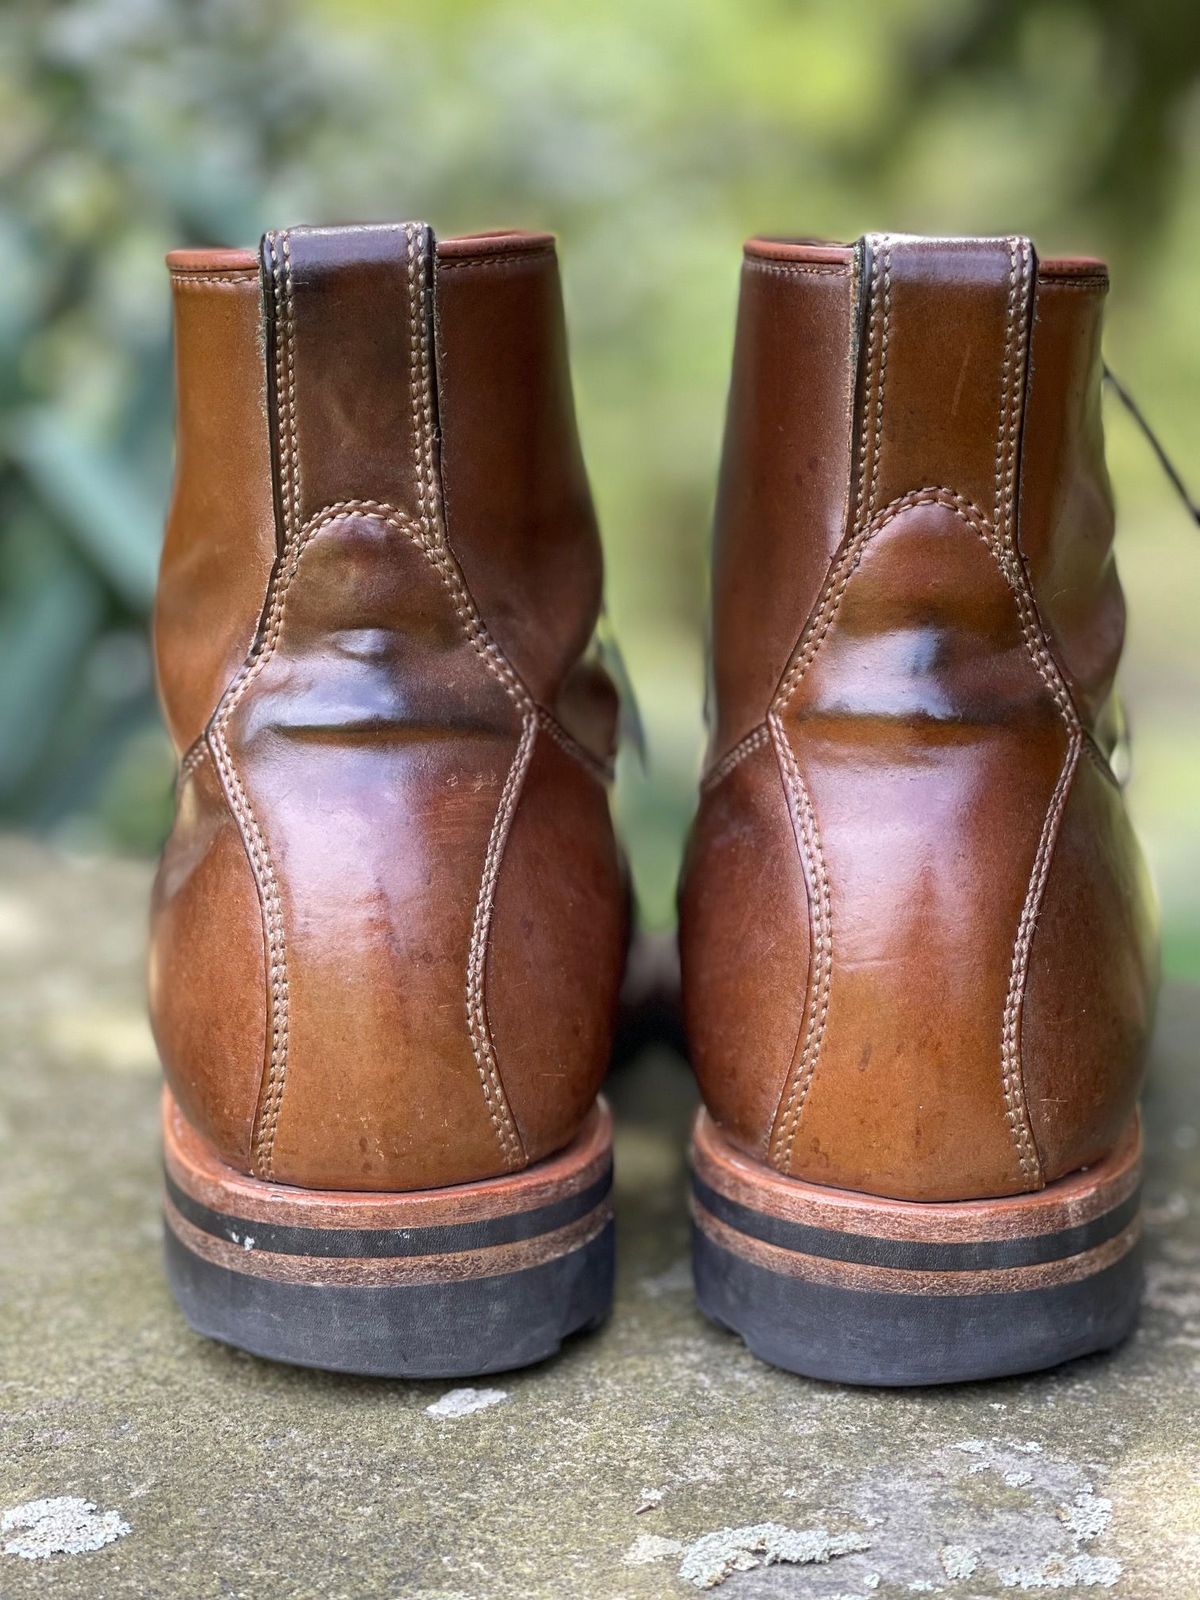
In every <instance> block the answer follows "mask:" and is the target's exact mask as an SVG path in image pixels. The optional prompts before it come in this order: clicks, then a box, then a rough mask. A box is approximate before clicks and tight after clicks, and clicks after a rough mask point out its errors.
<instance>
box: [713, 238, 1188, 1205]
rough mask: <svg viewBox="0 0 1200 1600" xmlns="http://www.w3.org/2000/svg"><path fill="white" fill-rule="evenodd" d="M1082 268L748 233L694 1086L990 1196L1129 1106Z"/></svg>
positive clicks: (1146, 938)
mask: <svg viewBox="0 0 1200 1600" xmlns="http://www.w3.org/2000/svg"><path fill="white" fill-rule="evenodd" d="M1106 290H1107V275H1106V272H1105V270H1104V268H1103V267H1102V265H1101V264H1099V263H1096V262H1087V261H1078V262H1045V263H1042V264H1041V265H1040V266H1039V264H1038V261H1037V258H1036V256H1035V253H1034V250H1033V247H1032V245H1031V243H1030V242H1029V241H1028V240H1027V239H1023V238H1012V239H994V240H992V239H978V240H972V239H963V240H930V239H914V238H907V237H905V238H897V237H886V236H872V237H870V238H868V239H865V240H863V241H862V242H861V243H860V244H859V245H858V246H857V247H856V248H854V249H844V248H840V247H838V248H834V247H815V246H809V245H801V244H787V243H777V242H775V243H773V242H768V241H752V242H751V244H750V245H749V246H748V247H747V252H746V259H745V262H744V267H743V276H742V289H741V303H740V311H739V320H738V331H737V341H736V349H735V355H734V365H733V379H732V385H731V392H730V403H729V416H728V424H727V430H726V441H725V453H724V460H723V466H722V475H721V486H720V494H719V498H718V508H717V522H716V540H715V554H714V577H713V586H714V594H713V671H712V678H713V686H714V702H713V706H712V741H711V747H710V756H709V760H708V763H707V770H706V776H705V779H704V783H703V793H702V799H701V803H700V807H699V811H698V814H697V817H696V820H695V823H694V826H693V830H692V835H691V840H690V844H689V849H688V855H687V861H686V864H685V872H684V879H683V884H682V895H681V950H682V958H683V978H684V1003H685V1010H686V1016H687V1027H688V1034H689V1040H690V1045H691V1049H692V1054H693V1059H694V1062H695V1067H696V1071H697V1074H698V1077H699V1080H700V1084H701V1088H702V1090H703V1093H704V1097H705V1101H706V1103H707V1105H708V1108H709V1111H710V1113H711V1114H712V1115H713V1117H715V1119H716V1120H717V1122H718V1123H719V1124H720V1126H721V1127H722V1128H723V1130H724V1131H725V1133H726V1134H727V1135H728V1136H729V1137H730V1138H731V1139H732V1140H733V1141H734V1142H735V1143H737V1144H738V1145H740V1146H741V1148H742V1149H744V1150H745V1151H746V1152H747V1153H748V1154H751V1155H753V1156H755V1157H756V1158H757V1159H759V1160H760V1161H763V1162H766V1163H768V1164H770V1165H771V1166H772V1167H774V1168H776V1169H777V1170H779V1171H781V1172H783V1173H785V1174H788V1175H791V1176H795V1177H802V1178H805V1179H808V1180H811V1181H815V1182H818V1183H823V1184H829V1185H833V1186H837V1187H842V1188H847V1189H856V1190H862V1191H867V1192H870V1193H873V1194H877V1195H883V1196H894V1197H899V1198H908V1199H917V1200H959V1199H972V1198H979V1197H998V1196H1004V1195H1009V1194H1016V1193H1020V1192H1023V1191H1028V1190H1036V1189H1039V1188H1041V1187H1042V1186H1044V1185H1045V1184H1047V1183H1049V1182H1052V1181H1053V1180H1054V1179H1056V1178H1059V1177H1061V1176H1063V1175H1064V1174H1066V1173H1069V1172H1072V1171H1074V1170H1076V1169H1078V1168H1080V1167H1083V1166H1086V1165H1089V1164H1090V1163H1092V1162H1094V1161H1097V1160H1098V1159H1100V1158H1101V1157H1102V1156H1104V1155H1105V1154H1106V1153H1107V1152H1109V1151H1111V1150H1112V1149H1113V1147H1114V1146H1115V1144H1116V1142H1117V1140H1118V1138H1119V1137H1120V1135H1121V1133H1122V1131H1123V1130H1124V1129H1125V1128H1126V1127H1127V1125H1128V1123H1129V1120H1130V1118H1131V1116H1132V1115H1133V1113H1134V1108H1135V1105H1136V1100H1137V1095H1138V1091H1139V1088H1140V1084H1141V1078H1142V1071H1143V1061H1144V1054H1145V1047H1146V1043H1147V1039H1148V1034H1149V1029H1150V1023H1151V1015H1152V1010H1153V998H1154V992H1155V986H1156V974H1157V943H1156V931H1155V913H1154V908H1153V903H1152V897H1151V894H1150V891H1149V888H1148V885H1147V879H1146V874H1145V870H1144V867H1143V864H1142V859H1141V855H1140V852H1139V848H1138V845H1137V842H1136V840H1135V838H1134V836H1133V833H1132V831H1131V828H1130V825H1129V821H1128V817H1127V813H1126V808H1125V803H1124V799H1123V796H1122V793H1121V790H1120V787H1119V785H1118V782H1117V780H1116V778H1115V777H1114V773H1113V770H1112V768H1111V766H1110V757H1111V756H1112V754H1113V748H1114V742H1115V740H1116V738H1117V735H1118V730H1119V727H1120V718H1119V715H1118V712H1117V702H1116V698H1115V695H1114V688H1113V681H1114V675H1115V672H1116V667H1117V662H1118V659H1119V656H1120V652H1121V642H1122V632H1123V620H1124V614H1123V602H1122V597H1121V590H1120V585H1119V583H1118V581H1117V576H1116V571H1115V568H1114V565H1113V560H1112V548H1111V547H1112V535H1113V509H1112V499H1111V493H1110V489H1109V484H1108V479H1107V475H1106V472H1105V467H1104V456H1103V439H1102V431H1101V423H1100V387H1101V373H1102V369H1101V362H1100V349H1099V347H1100V322H1101V311H1102V306H1103V299H1104V295H1105V292H1106Z"/></svg>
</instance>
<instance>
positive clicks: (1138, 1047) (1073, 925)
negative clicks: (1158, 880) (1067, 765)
mask: <svg viewBox="0 0 1200 1600" xmlns="http://www.w3.org/2000/svg"><path fill="white" fill-rule="evenodd" d="M1158 975H1159V945H1158V930H1157V906H1156V900H1155V895H1154V890H1153V886H1152V884H1151V881H1150V876H1149V873H1148V871H1147V868H1146V863H1145V860H1144V858H1143V855H1142V850H1141V847H1140V845H1139V843H1138V840H1137V836H1136V834H1135V833H1134V830H1133V827H1132V824H1131V822H1130V819H1129V814H1128V812H1127V810H1126V807H1125V802H1124V797H1123V795H1122V794H1121V791H1120V789H1119V788H1118V787H1117V785H1116V783H1115V782H1114V780H1113V778H1112V776H1111V774H1110V773H1109V772H1108V771H1107V769H1106V768H1105V767H1104V766H1103V763H1102V761H1101V760H1100V758H1098V757H1092V756H1088V757H1086V758H1085V759H1083V760H1081V762H1080V764H1079V768H1078V770H1077V772H1076V774H1075V778H1074V781H1073V783H1072V787H1071V793H1070V796H1069V797H1068V799H1067V803H1066V806H1065V809H1064V812H1063V819H1062V825H1061V827H1060V829H1059V835H1058V840H1057V844H1056V846H1055V850H1054V856H1053V859H1052V862H1051V865H1050V870H1049V875H1048V879H1047V883H1046V890H1045V894H1044V897H1043V899H1042V903H1041V907H1040V910H1039V913H1038V917H1037V924H1036V929H1035V932H1034V934H1033V939H1032V947H1031V950H1030V956H1029V972H1028V979H1027V983H1026V988H1025V995H1024V1005H1023V1009H1022V1014H1021V1022H1020V1041H1019V1042H1020V1057H1021V1067H1022V1072H1023V1075H1024V1084H1025V1096H1026V1101H1027V1104H1028V1107H1029V1115H1030V1122H1031V1126H1032V1131H1033V1136H1034V1139H1035V1140H1036V1143H1037V1147H1038V1150H1039V1152H1040V1156H1041V1161H1042V1168H1043V1173H1044V1176H1045V1179H1046V1181H1047V1182H1048V1183H1049V1182H1053V1181H1054V1180H1055V1179H1057V1178H1060V1177H1063V1176H1064V1175H1065V1174H1067V1173H1071V1172H1075V1171H1078V1170H1079V1169H1080V1168H1081V1167H1089V1166H1092V1165H1093V1164H1094V1163H1095V1162H1097V1161H1099V1160H1100V1159H1101V1158H1103V1157H1104V1156H1106V1155H1108V1153H1109V1152H1110V1151H1111V1150H1112V1149H1113V1148H1114V1146H1115V1145H1116V1143H1117V1141H1118V1139H1119V1138H1120V1137H1121V1134H1122V1132H1123V1130H1124V1129H1125V1128H1126V1127H1127V1126H1128V1124H1129V1122H1130V1119H1131V1118H1132V1117H1133V1115H1134V1113H1135V1110H1136V1107H1137V1101H1138V1095H1139V1093H1140V1091H1141V1087H1142V1082H1143V1078H1144V1075H1145V1064H1146V1055H1147V1050H1148V1047H1149V1042H1150V1034H1151V1030H1152V1026H1153V1021H1154V1010H1155V1001H1156V998H1157V992H1158Z"/></svg>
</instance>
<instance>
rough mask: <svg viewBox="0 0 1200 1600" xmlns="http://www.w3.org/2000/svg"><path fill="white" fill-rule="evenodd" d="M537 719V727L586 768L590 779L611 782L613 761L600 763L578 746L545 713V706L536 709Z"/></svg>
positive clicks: (558, 724)
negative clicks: (542, 729)
mask: <svg viewBox="0 0 1200 1600" xmlns="http://www.w3.org/2000/svg"><path fill="white" fill-rule="evenodd" d="M537 719H538V724H539V726H541V727H542V728H544V729H545V730H546V732H547V733H548V734H549V735H550V737H551V739H553V740H554V743H555V744H556V745H558V746H559V748H560V749H562V750H565V751H566V753H567V755H569V756H572V757H574V759H575V760H576V761H578V762H579V763H580V765H581V766H583V767H586V768H587V770H588V772H589V773H590V774H591V775H592V777H594V778H598V779H599V781H600V782H601V783H611V782H612V780H613V777H614V774H615V766H616V763H615V762H614V761H611V760H609V761H602V760H601V759H600V757H599V756H597V755H594V754H593V753H592V751H591V750H589V749H587V747H586V746H585V745H582V744H580V742H579V740H578V739H576V738H574V737H573V735H571V734H569V733H568V732H567V730H566V729H565V728H564V727H563V725H562V723H561V722H559V720H558V718H557V717H556V716H555V715H554V713H553V712H552V711H547V709H546V707H545V706H542V705H539V706H538V707H537Z"/></svg>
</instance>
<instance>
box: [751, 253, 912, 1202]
mask: <svg viewBox="0 0 1200 1600" xmlns="http://www.w3.org/2000/svg"><path fill="white" fill-rule="evenodd" d="M874 242H875V249H874V250H873V252H872V258H871V306H870V312H869V314H868V318H867V350H868V358H867V385H866V393H865V395H864V397H863V420H862V425H861V428H860V431H859V440H858V450H857V452H856V461H855V475H856V478H857V491H856V494H855V503H854V519H853V524H852V526H853V527H854V529H855V533H854V536H853V537H852V539H851V541H850V546H849V549H848V551H847V555H846V556H845V557H843V560H842V563H841V566H842V569H843V570H842V574H841V577H840V579H838V578H836V577H835V574H834V573H833V572H831V573H830V577H829V579H828V580H827V582H826V587H825V594H824V600H823V609H824V611H825V617H824V620H823V621H819V620H818V618H819V616H820V613H819V612H818V614H817V616H814V617H813V618H812V619H810V621H809V623H808V625H807V626H806V627H805V630H804V633H803V634H802V635H801V638H800V640H799V641H798V644H797V653H796V658H795V659H794V660H793V662H792V664H791V666H790V667H789V669H788V671H787V672H786V673H785V674H784V677H783V680H782V682H781V683H780V685H779V687H778V689H777V690H776V693H775V698H774V700H773V702H772V705H771V709H770V711H769V712H768V714H767V722H768V724H769V726H770V728H771V734H772V738H773V740H774V743H775V751H776V755H777V757H778V759H779V763H780V772H781V775H782V777H783V780H784V786H785V788H786V791H787V795H788V809H789V811H790V813H791V817H792V831H793V833H794V834H795V836H796V842H797V847H798V849H799V851H800V855H801V858H802V862H803V868H804V875H805V880H806V882H807V884H808V886H809V894H810V915H809V922H810V933H811V941H812V949H811V951H810V955H809V968H810V974H811V979H810V992H809V993H808V994H807V995H806V996H805V1012H806V1014H807V1018H808V1023H807V1027H806V1028H805V1031H804V1035H803V1038H802V1040H801V1041H800V1043H799V1048H798V1051H797V1052H795V1053H794V1054H793V1057H792V1064H791V1068H790V1070H789V1074H788V1085H787V1090H786V1098H784V1096H782V1095H781V1103H780V1105H779V1106H778V1107H777V1108H776V1113H775V1119H774V1122H773V1126H772V1133H771V1136H770V1139H769V1141H768V1150H769V1151H770V1152H771V1153H772V1154H773V1158H774V1160H775V1162H776V1164H777V1166H779V1168H780V1170H782V1171H785V1172H786V1171H787V1170H788V1169H789V1167H790V1164H791V1159H792V1151H793V1149H794V1146H795V1140H796V1130H797V1128H798V1126H799V1122H800V1116H801V1113H802V1112H803V1110H804V1103H805V1101H806V1099H807V1098H808V1090H809V1085H810V1084H811V1082H812V1078H813V1074H814V1073H815V1071H816V1068H817V1060H818V1057H819V1055H820V1051H821V1044H822V1042H823V1040H824V1037H825V1022H826V1018H827V1016H828V1014H829V990H830V984H831V981H832V973H833V915H832V906H831V901H830V895H829V876H828V873H827V871H826V867H825V855H824V851H823V849H822V847H821V835H820V831H819V830H818V828H817V820H816V814H815V813H814V811H813V807H812V801H811V799H810V798H809V794H808V790H807V788H806V787H805V785H804V781H803V779H802V778H801V776H800V767H799V764H798V762H797V761H796V755H795V752H794V750H793V749H792V747H791V744H790V742H789V740H788V738H787V736H786V734H785V732H784V727H783V720H782V713H783V712H784V711H785V710H786V709H787V706H788V703H789V701H790V700H791V697H792V695H793V694H794V692H795V689H796V685H797V684H798V683H799V682H800V679H801V678H802V677H803V675H804V673H805V671H806V670H807V667H808V664H809V662H810V661H811V660H812V659H813V657H814V656H815V655H816V653H817V651H818V650H819V649H820V647H821V643H822V641H823V640H824V638H825V636H826V635H827V634H828V632H829V629H830V627H831V626H832V623H833V618H834V616H835V615H836V614H837V610H838V607H839V606H840V605H841V600H842V596H843V594H844V593H845V590H846V585H847V583H848V582H849V581H850V574H851V573H852V572H853V571H854V568H855V567H856V566H857V564H858V561H859V557H860V554H861V551H862V547H863V545H864V544H865V543H866V541H867V539H868V538H870V537H871V532H872V521H871V519H872V517H873V513H874V511H875V506H876V503H877V501H878V496H879V457H880V453H881V449H882V445H883V400H884V392H885V387H886V380H887V363H888V340H889V336H890V323H891V312H892V252H891V240H890V239H889V238H888V236H887V235H882V236H878V237H877V238H876V239H875V241H874ZM893 515H895V512H893ZM882 525H883V524H882V523H881V526H882ZM874 531H877V530H874Z"/></svg>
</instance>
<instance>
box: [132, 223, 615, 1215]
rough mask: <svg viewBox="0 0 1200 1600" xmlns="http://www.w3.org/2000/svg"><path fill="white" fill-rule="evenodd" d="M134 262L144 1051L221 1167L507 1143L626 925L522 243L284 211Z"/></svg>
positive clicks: (557, 1102) (564, 1054)
mask: <svg viewBox="0 0 1200 1600" xmlns="http://www.w3.org/2000/svg"><path fill="white" fill-rule="evenodd" d="M170 266H171V278H172V285H173V293H174V304H175V319H176V340H177V356H178V416H179V423H178V432H179V445H178V470H177V477H176V485H175V494H174V499H173V503H172V507H171V512H170V516H169V522H168V530H167V538H166V542H165V545H164V551H163V560H162V569H161V578H160V586H159V595H158V604H157V609H156V621H155V639H156V651H157V659H158V670H159V683H160V689H161V695H162V700H163V706H164V711H165V715H166V719H167V723H168V727H169V729H170V731H171V735H172V738H173V740H174V742H175V745H176V748H177V750H178V751H179V754H180V757H181V770H180V780H179V789H178V805H177V813H176V819H175V825H174V828H173V830H172V833H171V837H170V839H169V841H168V844H167V847H166V850H165V852H164V856H163V861H162V865H161V868H160V871H159V875H158V880H157V884H156V889H155V896H154V908H153V928H152V944H151V1011H152V1018H153V1023H154V1028H155V1033H156V1037H157V1040H158V1043H159V1047H160V1051H161V1054H162V1058H163V1062H164V1066H165V1069H166V1073H167V1078H168V1081H169V1083H170V1085H171V1088H172V1091H173V1093H174V1095H175V1097H176V1100H177V1101H178V1103H179V1105H180V1107H181V1108H182V1110H183V1112H184V1114H185V1115H186V1116H187V1118H188V1119H189V1121H190V1122H191V1123H192V1124H193V1126H194V1127H195V1128H196V1129H197V1131H198V1132H199V1133H200V1134H201V1135H202V1136H203V1137H205V1138H207V1139H209V1140H210V1141H211V1142H212V1144H213V1145H214V1146H215V1148H216V1150H217V1152H218V1153H219V1154H220V1156H221V1157H222V1158H223V1159H224V1160H225V1161H226V1162H228V1163H230V1164H231V1165H233V1166H235V1167H238V1168H240V1169H241V1170H243V1171H245V1172H247V1173H253V1174H254V1175H256V1176H258V1177H263V1178H271V1179H275V1180H277V1181H279V1182H284V1183H290V1184H297V1185H304V1186H307V1187H320V1188H332V1189H375V1190H387V1189H414V1188H420V1187H427V1186H437V1185H444V1184H450V1183H459V1182H465V1181H469V1180H472V1179H477V1178H487V1177H493V1176H496V1175H499V1174H503V1173H505V1172H511V1171H516V1170H519V1169H521V1168H523V1167H525V1166H526V1165H527V1164H529V1163H531V1162H534V1161H536V1160H538V1159H539V1158H541V1157H543V1156H546V1155H548V1154H549V1153H551V1152H552V1151H554V1150H557V1149H559V1148H561V1147H562V1146H564V1145H565V1144H566V1143H567V1142H568V1141H569V1140H570V1139H571V1138H572V1137H573V1136H574V1134H575V1133H576V1132H577V1130H578V1129H579V1127H580V1125H581V1124H582V1122H583V1119H584V1117H585V1116H586V1114H587V1112H588V1109H589V1108H590V1106H591V1104H592V1101H593V1100H594V1098H595V1094H596V1090H597V1087H598V1085H599V1083H600V1080H601V1077H602V1076H603V1073H604V1070H605V1067H606V1064H607V1059H608V1053H609V1047H610V1040H611V1030H612V1024H613V1016H614V1011H615V1003H616V994H617V987H618V983H619V979H620V972H621V967H622V963H623V956H624V943H625V927H624V924H625V890H624V885H623V880H622V872H621V867H620V863H619V860H618V854H617V849H616V845H615V841H614V837H613V831H612V825H611V821H610V818H609V811H608V802H607V795H606V790H605V784H606V780H607V778H608V775H609V767H610V765H611V760H612V755H613V749H612V746H613V739H614V728H615V720H616V697H615V694H614V691H613V689H612V686H611V684H610V683H609V682H608V680H607V678H605V677H604V675H603V674H602V673H600V672H599V671H598V670H597V669H596V667H595V665H594V663H593V661H592V658H591V656H590V655H589V653H588V645H589V641H590V639H591V636H592V633H593V629H594V627H595V624H596V620H597V617H598V614H599V610H600V602H601V581H602V575H601V557H600V547H599V541H598V536H597V531H596V525H595V519H594V516H593V512H592V506H591V499H590V495H589V491H588V486H587V480H586V477H585V474H584V470H583V465H582V460H581V456H580V451H579V445H578V440H577V437H576V430H575V420H574V413H573V407H572V401H571V391H570V380H569V374H568V369H567V359H566V343H565V337H564V331H563V318H562V305H561V294H560V289H559V280H558V267H557V261H556V256H555V251H554V245H553V241H552V240H551V239H550V238H548V237H546V236H544V235H521V234H502V235H488V236H481V237H479V238H474V239H471V238H468V239H461V240H452V241H447V242H444V243H442V244H441V245H437V244H435V242H434V240H433V237H432V235H431V233H430V231H429V230H428V229H427V228H426V227H424V226H423V225H421V224H404V225H396V226H376V227H352V228H296V229H291V230H288V231H286V232H280V233H272V234H268V235H267V236H266V238H265V239H264V241H263V246H262V252H261V258H259V259H255V258H254V257H252V256H250V255H248V254H247V253H246V252H237V251H224V252H204V253H196V252H191V253H180V254H177V255H175V256H173V257H172V258H170Z"/></svg>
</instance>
